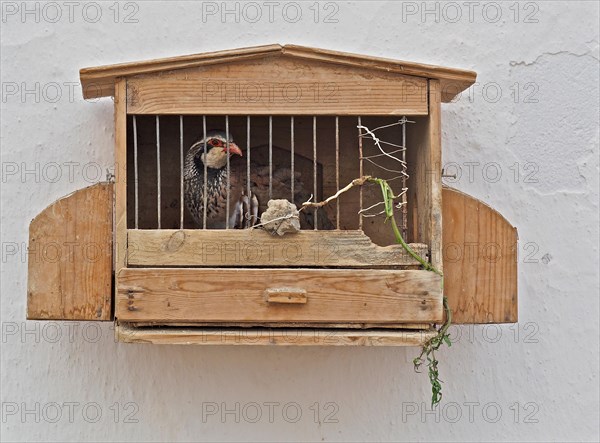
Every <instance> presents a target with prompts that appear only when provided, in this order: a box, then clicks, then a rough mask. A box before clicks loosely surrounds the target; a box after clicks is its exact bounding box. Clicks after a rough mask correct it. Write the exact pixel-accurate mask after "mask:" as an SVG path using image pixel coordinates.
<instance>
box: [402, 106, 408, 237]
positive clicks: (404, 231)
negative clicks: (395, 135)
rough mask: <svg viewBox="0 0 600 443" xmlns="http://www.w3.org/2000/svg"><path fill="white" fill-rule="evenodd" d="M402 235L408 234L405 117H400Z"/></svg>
mask: <svg viewBox="0 0 600 443" xmlns="http://www.w3.org/2000/svg"><path fill="white" fill-rule="evenodd" d="M402 121H403V123H402V171H403V172H404V174H402V236H403V237H404V239H405V240H406V239H407V236H408V195H407V194H408V189H407V188H406V175H407V174H406V169H407V165H406V123H407V120H406V117H402Z"/></svg>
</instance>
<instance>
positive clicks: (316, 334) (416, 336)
mask: <svg viewBox="0 0 600 443" xmlns="http://www.w3.org/2000/svg"><path fill="white" fill-rule="evenodd" d="M435 335H436V331H434V330H431V329H429V330H406V329H396V330H386V329H377V330H373V329H371V330H368V331H364V330H363V331H357V330H340V329H309V328H306V329H303V328H172V327H151V328H147V327H144V328H139V327H133V326H131V325H129V324H127V323H116V324H115V337H116V338H117V340H118V341H120V342H123V343H151V344H181V345H238V346H239V345H242V346H243V345H247V346H257V345H262V346H265V345H276V346H421V345H423V344H424V343H425V342H427V341H428V340H430V339H431V338H433V337H435Z"/></svg>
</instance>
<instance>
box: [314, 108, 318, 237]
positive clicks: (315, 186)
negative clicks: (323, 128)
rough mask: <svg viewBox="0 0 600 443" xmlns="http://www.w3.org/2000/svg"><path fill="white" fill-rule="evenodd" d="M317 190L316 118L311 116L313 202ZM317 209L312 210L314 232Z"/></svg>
mask: <svg viewBox="0 0 600 443" xmlns="http://www.w3.org/2000/svg"><path fill="white" fill-rule="evenodd" d="M317 190H318V186H317V116H313V194H314V199H313V201H315V202H318V201H319V200H318V197H317ZM318 210H319V209H318V208H315V209H314V223H315V226H314V229H315V231H316V230H318V229H319V228H318V220H317V214H318Z"/></svg>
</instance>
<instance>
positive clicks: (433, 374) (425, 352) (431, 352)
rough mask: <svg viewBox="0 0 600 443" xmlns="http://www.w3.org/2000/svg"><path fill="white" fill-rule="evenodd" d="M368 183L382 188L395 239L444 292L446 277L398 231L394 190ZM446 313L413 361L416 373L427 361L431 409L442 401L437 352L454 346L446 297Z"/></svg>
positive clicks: (383, 182)
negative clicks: (433, 275) (434, 276)
mask: <svg viewBox="0 0 600 443" xmlns="http://www.w3.org/2000/svg"><path fill="white" fill-rule="evenodd" d="M367 181H369V182H372V183H377V184H379V186H380V187H381V194H382V195H383V202H384V204H385V215H386V221H388V220H389V221H390V224H391V226H392V230H393V231H394V237H395V238H396V241H397V242H398V243H399V244H401V245H402V247H403V248H404V249H405V250H406V252H408V253H409V254H410V256H411V257H413V258H414V259H415V260H417V261H418V262H419V263H420V264H421V266H423V269H426V270H427V271H431V272H435V273H436V274H438V275H440V276H441V277H442V283H441V285H442V290H443V289H444V275H443V274H442V272H440V271H439V270H438V269H436V268H435V267H434V266H433V265H432V264H431V263H429V262H428V261H426V260H425V259H423V258H422V257H421V256H419V254H417V253H416V252H415V251H413V250H412V248H411V247H410V246H409V245H408V243H406V241H405V240H404V238H402V234H401V233H400V229H398V225H397V224H396V219H395V218H394V198H395V197H394V192H393V191H392V188H391V187H390V185H389V184H388V182H387V181H386V180H383V179H380V178H374V177H367ZM442 300H443V301H442V303H443V307H444V312H445V314H446V320H445V321H444V323H443V324H442V326H441V327H440V328H439V329H438V330H437V334H436V335H435V337H432V338H431V339H430V340H428V341H427V342H426V343H425V344H424V345H423V348H422V349H421V354H420V355H419V356H418V357H416V358H415V359H414V360H413V365H414V368H415V371H416V372H420V371H419V368H420V367H421V365H422V364H423V363H425V361H427V369H428V372H429V382H430V383H431V407H434V406H435V405H437V404H438V403H439V402H440V401H441V400H442V384H441V383H442V382H441V380H440V378H439V371H438V360H437V358H436V357H435V351H437V350H438V349H439V348H440V346H441V345H442V344H444V343H445V344H447V345H448V346H451V345H452V342H451V341H450V336H449V334H448V328H449V327H450V325H451V324H452V310H451V309H450V307H449V306H448V299H447V298H446V297H445V296H444V297H443V299H442Z"/></svg>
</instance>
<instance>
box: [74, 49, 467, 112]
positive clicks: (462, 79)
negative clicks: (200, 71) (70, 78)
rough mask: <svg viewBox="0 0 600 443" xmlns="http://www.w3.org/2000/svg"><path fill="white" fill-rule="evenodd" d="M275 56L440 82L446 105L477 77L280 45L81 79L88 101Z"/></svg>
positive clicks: (94, 72) (112, 68) (113, 68)
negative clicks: (149, 79) (138, 79)
mask: <svg viewBox="0 0 600 443" xmlns="http://www.w3.org/2000/svg"><path fill="white" fill-rule="evenodd" d="M272 55H281V56H285V57H287V58H292V59H296V60H314V61H319V62H326V63H330V64H335V65H340V66H347V67H361V68H365V69H368V70H369V71H371V72H378V71H379V72H391V73H397V74H405V75H413V76H416V77H423V78H434V79H439V80H440V81H441V85H442V88H443V90H444V93H443V100H444V102H447V101H451V100H452V99H453V98H454V97H455V96H456V95H457V94H458V93H460V92H461V91H463V90H464V89H466V88H468V87H469V86H470V85H472V84H473V83H474V82H475V79H476V77H477V74H476V73H475V72H473V71H468V70H464V69H455V68H447V67H443V66H434V65H428V64H424V63H415V62H407V61H402V60H393V59H388V58H381V57H372V56H367V55H359V54H351V53H346V52H340V51H331V50H326V49H318V48H310V47H303V46H298V45H285V46H281V45H277V44H275V45H266V46H256V47H250V48H240V49H233V50H225V51H217V52H208V53H201V54H192V55H185V56H179V57H169V58H162V59H155V60H147V61H141V62H133V63H121V64H117V65H108V66H99V67H94V68H84V69H82V70H81V71H80V77H81V84H82V88H83V94H84V98H86V99H87V98H97V97H104V96H109V95H113V94H114V84H115V79H116V78H118V77H129V76H133V75H138V74H147V73H160V72H166V71H172V70H178V69H188V68H192V67H198V66H206V65H212V64H219V63H227V62H235V61H239V60H245V59H252V58H259V57H264V56H272ZM363 115H364V114H363Z"/></svg>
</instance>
